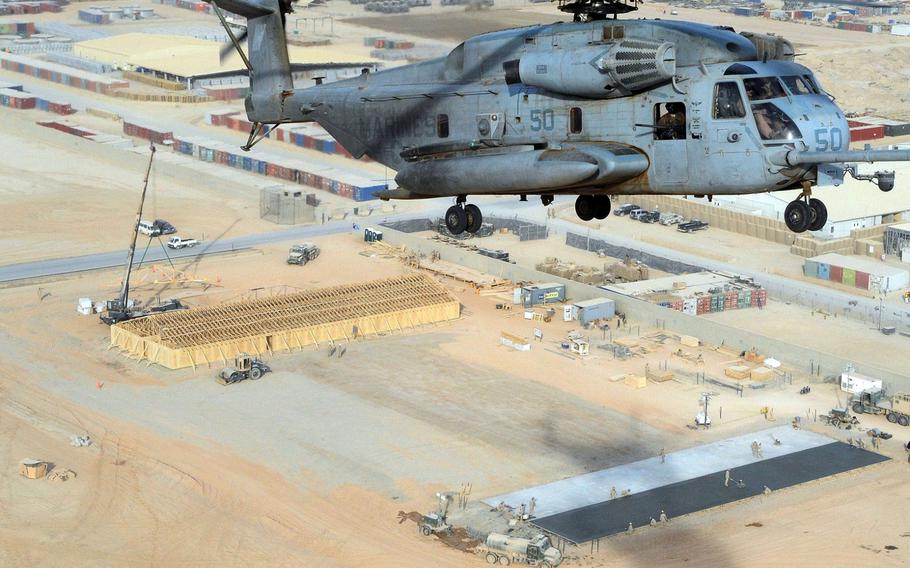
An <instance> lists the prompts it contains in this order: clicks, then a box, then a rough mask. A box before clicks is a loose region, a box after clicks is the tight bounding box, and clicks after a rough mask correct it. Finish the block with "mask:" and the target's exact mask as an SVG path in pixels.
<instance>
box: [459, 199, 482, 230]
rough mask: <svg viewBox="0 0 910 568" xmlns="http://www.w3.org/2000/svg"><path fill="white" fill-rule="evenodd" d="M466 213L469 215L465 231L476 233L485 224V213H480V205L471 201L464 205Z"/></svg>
mask: <svg viewBox="0 0 910 568" xmlns="http://www.w3.org/2000/svg"><path fill="white" fill-rule="evenodd" d="M464 213H465V216H466V217H467V226H466V227H465V231H467V232H469V233H471V234H474V233H476V232H477V231H479V230H480V226H481V225H482V224H483V215H481V214H480V207H478V206H476V205H474V204H473V203H469V204H467V205H465V206H464Z"/></svg>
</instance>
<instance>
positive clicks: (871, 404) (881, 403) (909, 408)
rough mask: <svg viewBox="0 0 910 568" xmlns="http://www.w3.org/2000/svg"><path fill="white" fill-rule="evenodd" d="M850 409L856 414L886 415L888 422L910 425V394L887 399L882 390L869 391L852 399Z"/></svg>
mask: <svg viewBox="0 0 910 568" xmlns="http://www.w3.org/2000/svg"><path fill="white" fill-rule="evenodd" d="M850 407H851V408H852V409H853V412H854V413H856V414H884V415H885V418H886V419H887V420H888V422H890V423H892V424H895V423H896V424H900V425H901V426H908V425H910V394H896V395H894V396H892V397H890V398H889V397H886V396H885V393H884V391H883V390H882V389H879V388H875V389H868V390H864V391H862V392H860V393H859V394H856V395H854V396H853V397H852V398H851V399H850Z"/></svg>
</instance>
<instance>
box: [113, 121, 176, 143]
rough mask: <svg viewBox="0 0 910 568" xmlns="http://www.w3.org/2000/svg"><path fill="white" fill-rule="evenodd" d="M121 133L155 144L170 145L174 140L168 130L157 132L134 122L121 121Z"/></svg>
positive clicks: (152, 128)
mask: <svg viewBox="0 0 910 568" xmlns="http://www.w3.org/2000/svg"><path fill="white" fill-rule="evenodd" d="M123 133H124V134H126V135H127V136H133V137H134V138H142V139H143V140H150V141H152V142H154V143H155V144H165V143H170V142H171V141H172V140H173V139H174V134H173V133H172V132H171V131H169V130H158V129H156V128H154V127H151V126H145V125H142V124H137V123H134V122H127V121H126V120H124V121H123Z"/></svg>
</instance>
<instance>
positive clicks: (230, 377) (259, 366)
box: [217, 353, 272, 385]
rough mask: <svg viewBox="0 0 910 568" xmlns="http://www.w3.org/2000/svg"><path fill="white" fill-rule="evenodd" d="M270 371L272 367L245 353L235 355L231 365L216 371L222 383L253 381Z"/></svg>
mask: <svg viewBox="0 0 910 568" xmlns="http://www.w3.org/2000/svg"><path fill="white" fill-rule="evenodd" d="M271 371H272V368H271V367H269V366H268V365H266V364H265V363H263V362H262V361H261V360H259V359H257V358H254V357H250V356H249V355H248V354H246V353H241V354H239V355H237V358H236V359H235V360H234V366H233V367H225V368H223V369H221V372H220V373H218V378H217V380H218V382H219V383H221V384H222V385H229V384H232V383H239V382H240V381H245V380H247V379H252V380H254V381H256V380H259V379H260V378H262V375H264V374H266V373H269V372H271Z"/></svg>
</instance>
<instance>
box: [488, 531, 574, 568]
mask: <svg viewBox="0 0 910 568" xmlns="http://www.w3.org/2000/svg"><path fill="white" fill-rule="evenodd" d="M476 551H477V553H478V554H482V555H483V556H484V558H486V561H487V564H496V563H499V564H502V565H503V566H508V565H509V564H525V565H528V566H542V567H543V568H555V567H556V566H559V563H560V562H562V554H561V553H560V552H559V550H558V549H557V548H556V547H554V546H553V545H552V544H550V537H548V536H546V535H542V534H539V535H537V536H535V537H534V538H531V539H528V538H518V537H514V536H508V535H504V534H498V533H490V534H489V535H488V536H487V540H486V541H485V542H484V544H483V545H481V546H478V547H477V548H476Z"/></svg>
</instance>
